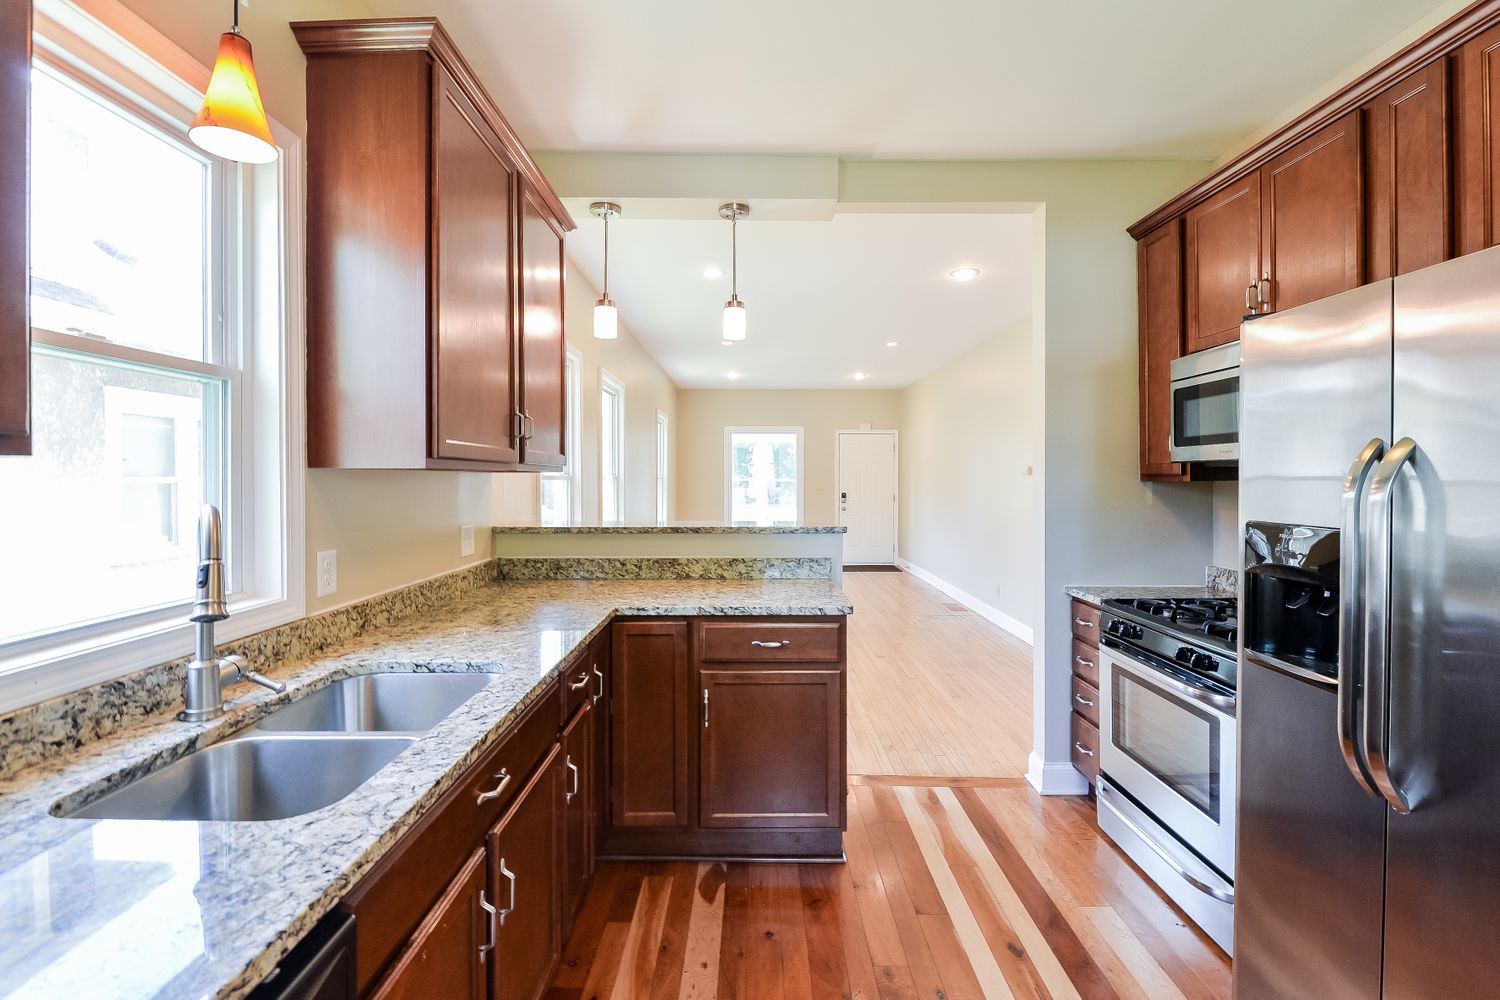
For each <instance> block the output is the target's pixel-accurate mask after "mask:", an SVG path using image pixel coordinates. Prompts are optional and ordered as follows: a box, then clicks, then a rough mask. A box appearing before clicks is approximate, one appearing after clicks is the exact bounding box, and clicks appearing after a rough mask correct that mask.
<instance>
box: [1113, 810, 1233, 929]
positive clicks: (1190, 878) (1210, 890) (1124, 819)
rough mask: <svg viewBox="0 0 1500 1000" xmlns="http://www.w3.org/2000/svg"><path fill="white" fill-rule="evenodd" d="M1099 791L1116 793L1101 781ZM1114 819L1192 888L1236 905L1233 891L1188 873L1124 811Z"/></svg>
mask: <svg viewBox="0 0 1500 1000" xmlns="http://www.w3.org/2000/svg"><path fill="white" fill-rule="evenodd" d="M1099 789H1100V791H1103V792H1105V793H1106V795H1107V794H1108V793H1109V792H1112V791H1114V788H1113V787H1112V786H1111V785H1110V784H1109V782H1107V781H1101V782H1100V783H1099ZM1114 818H1115V819H1117V820H1119V821H1120V822H1121V823H1124V824H1125V828H1126V829H1128V830H1129V831H1130V832H1131V833H1133V834H1135V835H1136V837H1138V838H1140V841H1141V843H1143V844H1145V845H1146V846H1147V847H1149V848H1151V851H1152V853H1153V854H1155V855H1156V856H1157V857H1158V858H1161V859H1162V861H1163V862H1165V863H1166V865H1167V867H1169V868H1171V869H1172V870H1173V871H1174V872H1176V873H1177V876H1178V877H1179V878H1181V879H1182V880H1183V881H1184V882H1186V883H1187V884H1188V885H1190V886H1192V887H1193V888H1194V889H1197V890H1198V891H1199V892H1201V893H1203V894H1204V895H1207V896H1212V897H1213V898H1214V899H1217V900H1218V901H1219V902H1221V903H1230V904H1233V903H1234V890H1233V889H1220V888H1219V887H1218V886H1216V885H1209V884H1208V883H1207V882H1205V881H1203V880H1202V879H1201V878H1199V877H1198V876H1196V875H1194V874H1193V873H1192V872H1190V871H1188V870H1187V869H1186V868H1185V867H1183V865H1182V862H1180V861H1178V860H1177V859H1176V858H1174V857H1172V854H1171V852H1170V851H1168V850H1167V849H1166V848H1165V847H1162V846H1161V845H1160V844H1158V843H1157V842H1156V841H1155V840H1154V839H1152V837H1151V835H1150V834H1148V833H1146V831H1145V830H1142V829H1141V828H1140V827H1138V826H1136V825H1135V823H1133V822H1132V821H1131V819H1130V817H1129V816H1126V815H1125V812H1124V810H1122V809H1116V810H1114Z"/></svg>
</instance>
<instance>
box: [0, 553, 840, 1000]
mask: <svg viewBox="0 0 1500 1000" xmlns="http://www.w3.org/2000/svg"><path fill="white" fill-rule="evenodd" d="M840 530H842V529H840ZM851 611H852V608H851V607H850V605H849V603H848V601H847V600H846V598H845V597H844V595H843V594H842V593H840V592H839V590H838V588H837V587H836V586H834V585H833V584H832V583H831V582H830V581H828V580H755V581H712V580H685V581H669V580H650V581H622V580H601V581H572V580H559V581H539V582H503V583H498V584H493V585H487V586H483V587H480V588H478V589H475V590H472V591H469V592H467V593H465V594H464V595H463V596H462V597H461V598H459V599H456V600H454V601H453V602H452V604H451V605H449V606H448V607H446V608H444V609H443V610H442V611H441V612H440V613H435V614H427V615H422V616H416V617H412V618H409V619H406V620H404V621H399V622H396V623H395V624H393V625H391V626H389V627H387V628H383V629H380V630H379V631H376V632H371V633H368V634H366V635H364V636H361V637H360V638H359V639H358V640H355V641H353V642H350V643H347V644H345V645H343V646H339V647H336V648H333V649H330V650H327V651H326V652H324V653H322V654H320V655H319V656H317V657H315V658H312V659H307V660H301V661H292V662H284V663H280V664H277V665H276V666H275V667H274V668H273V669H270V670H268V671H267V672H268V673H270V674H271V675H272V676H274V677H276V678H277V679H279V680H284V681H286V682H287V684H288V687H289V689H290V690H289V691H288V693H287V694H284V695H273V694H270V693H269V692H266V691H263V690H261V689H260V688H253V687H251V686H250V685H238V686H236V687H235V688H234V689H232V691H231V694H233V695H235V696H236V701H235V702H234V706H233V708H232V710H231V711H230V712H229V714H228V715H226V716H225V717H223V718H221V719H217V720H214V721H213V722H210V723H206V724H197V725H194V724H188V723H181V722H177V721H175V720H174V719H173V718H172V717H171V715H170V714H162V715H158V716H155V717H152V718H149V719H147V720H145V721H144V722H142V723H141V724H140V725H138V726H135V727H133V728H129V729H126V730H124V731H121V732H119V733H117V734H115V735H113V736H110V737H108V738H105V739H103V740H100V741H98V742H95V743H91V744H88V745H86V746H84V747H82V748H81V749H79V750H77V751H74V752H72V753H69V754H67V755H65V756H63V757H60V758H58V759H56V760H52V761H48V762H46V763H43V764H39V765H36V766H33V767H30V768H28V769H26V770H23V771H21V772H19V773H17V774H15V775H13V776H11V777H9V778H6V779H4V780H0V928H3V934H0V996H7V997H10V996H15V997H47V998H56V997H67V996H93V997H173V998H176V997H240V996H244V995H245V994H246V993H248V992H249V991H250V990H251V989H252V988H253V987H254V986H255V985H256V984H257V983H258V982H260V980H262V979H263V978H264V977H265V976H266V975H268V974H269V973H270V972H271V970H272V969H273V968H275V966H276V964H277V962H278V961H279V960H280V959H281V958H282V956H283V955H285V953H286V952H287V951H289V950H290V949H291V947H292V946H293V945H295V944H296V943H297V941H298V940H300V939H301V937H302V936H303V935H304V934H306V933H307V932H308V931H309V930H311V929H312V927H313V926H314V925H315V924H316V923H317V921H318V920H319V919H321V918H322V917H323V915H324V914H326V913H327V912H328V911H330V910H331V909H332V908H333V907H334V905H335V904H336V903H337V902H338V901H339V899H341V898H342V897H343V896H344V895H345V894H346V893H347V892H348V891H349V889H350V888H351V887H352V886H353V885H354V884H355V883H356V882H357V881H358V880H359V879H360V877H361V876H363V875H364V874H366V873H367V872H369V871H370V869H371V868H372V867H373V866H374V865H375V863H376V862H377V861H379V860H380V858H381V857H382V856H383V855H384V854H385V853H386V852H387V851H388V850H390V848H391V847H392V846H394V845H395V844H396V842H397V841H398V840H399V839H400V837H401V836H402V835H403V834H404V833H406V832H407V831H408V830H409V829H410V828H411V827H412V826H413V825H414V824H415V823H416V822H417V821H418V820H419V819H420V818H421V817H422V816H423V815H424V814H425V813H426V812H427V810H428V809H430V808H431V806H432V805H433V804H434V803H435V802H436V801H437V800H438V798H439V797H440V796H441V795H442V794H443V793H444V792H445V791H447V790H448V788H449V787H451V786H452V785H453V784H454V782H455V781H456V780H457V779H458V778H459V776H460V775H461V774H462V773H463V772H464V770H465V769H466V768H467V767H468V766H469V765H470V764H472V763H473V762H474V761H475V760H477V759H478V757H479V756H480V755H481V754H482V753H483V752H484V751H485V750H486V749H487V748H488V747H489V746H490V745H492V744H493V743H494V742H495V741H496V740H498V739H499V738H500V737H501V736H503V735H504V734H505V731H506V730H507V728H508V727H509V726H510V724H511V723H512V722H513V721H514V720H515V719H516V718H517V717H518V715H519V714H520V713H521V711H523V710H524V709H525V708H526V707H527V706H528V705H530V704H531V703H532V702H533V701H535V699H536V698H537V697H539V696H540V695H541V693H542V691H543V689H544V688H545V687H546V686H547V685H548V684H549V683H550V682H551V681H552V679H553V678H554V677H555V676H556V674H557V671H558V668H559V667H560V666H561V665H562V663H563V662H564V661H565V660H566V659H567V658H568V657H569V656H570V655H571V654H572V653H573V652H574V651H576V650H577V649H579V648H580V647H582V646H583V645H584V644H586V643H587V642H588V641H589V640H590V639H592V638H593V637H594V636H595V635H597V634H598V633H599V632H600V630H601V629H602V628H603V627H604V624H605V622H607V621H608V620H609V618H610V616H611V615H613V614H621V615H828V614H832V615H837V614H848V613H850V612H851ZM399 670H406V671H411V670H417V671H431V672H438V671H468V672H484V673H490V674H493V675H494V677H493V680H491V681H490V683H489V685H488V686H487V687H485V688H484V689H483V690H482V691H480V692H479V693H478V694H477V695H475V696H474V697H473V698H471V699H470V700H469V701H468V702H466V703H465V704H464V705H463V706H461V707H460V708H459V709H458V710H457V711H455V712H454V713H453V714H452V715H450V716H449V717H448V718H447V719H446V720H445V721H443V722H442V723H440V724H439V725H438V726H437V727H436V728H435V729H433V730H432V731H431V732H429V733H428V734H427V735H425V736H423V737H422V738H421V739H419V740H417V741H416V742H415V743H413V744H412V745H411V746H410V747H408V748H407V749H406V750H405V751H403V752H402V753H401V755H400V756H399V757H398V758H396V760H395V761H393V762H392V763H391V764H389V765H387V766H386V767H385V768H384V769H383V770H381V771H380V772H378V773H377V774H376V775H375V776H374V777H372V778H371V779H370V780H368V781H367V782H365V783H364V784H363V785H361V786H359V788H357V789H355V791H354V792H352V793H351V794H349V795H348V796H346V797H345V798H343V799H341V800H340V801H338V802H336V803H334V804H333V805H330V806H327V807H326V808H323V809H319V810H317V811H315V812H311V813H307V814H304V815H301V816H295V817H291V818H289V819H284V820H275V821H270V822H257V823H227V822H161V821H127V820H79V819H60V818H56V817H54V816H52V815H51V814H50V812H49V810H50V809H51V808H52V807H53V805H54V803H57V802H58V801H59V800H63V799H66V800H67V801H68V803H69V804H70V805H71V804H82V803H84V802H87V801H92V800H93V799H94V798H96V797H97V796H98V795H100V794H102V793H103V792H105V791H108V790H110V789H113V788H117V787H119V786H120V785H122V784H124V783H126V782H128V781H129V780H131V779H132V778H134V777H137V776H139V775H141V774H144V773H146V772H148V771H152V770H155V769H156V768H157V767H159V766H161V765H163V764H165V763H168V762H170V761H172V760H175V759H177V758H180V757H182V756H184V755H185V754H187V753H188V752H190V751H191V750H193V749H195V748H198V747H200V746H204V745H207V744H209V743H214V742H217V741H218V740H220V739H222V738H223V737H225V736H228V735H230V734H232V733H235V732H238V731H239V730H241V729H243V728H245V727H246V726H248V725H251V724H253V723H254V722H255V721H257V720H258V719H260V718H261V717H262V716H264V715H265V714H266V713H267V712H268V711H269V710H270V709H272V708H275V707H279V706H280V705H281V704H284V703H285V702H287V701H288V700H290V699H292V698H294V697H297V696H298V695H300V694H305V693H307V692H309V691H311V690H314V689H316V688H319V687H322V686H324V685H326V684H328V683H331V682H332V681H334V680H337V679H339V678H341V677H345V676H350V675H354V674H362V673H371V672H377V671H399Z"/></svg>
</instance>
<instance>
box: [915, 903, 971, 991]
mask: <svg viewBox="0 0 1500 1000" xmlns="http://www.w3.org/2000/svg"><path fill="white" fill-rule="evenodd" d="M917 922H918V923H919V924H921V925H922V933H923V934H924V935H925V936H926V937H927V946H928V948H930V949H931V950H932V958H933V961H935V962H936V963H937V969H938V978H939V979H941V980H942V983H943V997H944V1000H983V997H984V990H983V988H981V987H980V985H979V980H978V979H976V978H975V977H974V966H973V965H972V964H971V963H970V962H969V956H968V954H967V953H965V951H964V948H963V945H962V944H960V943H959V940H958V934H957V932H955V931H954V929H953V921H952V920H950V919H949V917H948V914H946V913H923V914H919V915H918V916H917Z"/></svg>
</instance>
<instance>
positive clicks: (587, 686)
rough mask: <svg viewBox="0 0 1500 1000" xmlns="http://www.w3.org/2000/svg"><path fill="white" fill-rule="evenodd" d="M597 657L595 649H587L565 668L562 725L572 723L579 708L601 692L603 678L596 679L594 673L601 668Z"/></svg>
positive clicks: (562, 682)
mask: <svg viewBox="0 0 1500 1000" xmlns="http://www.w3.org/2000/svg"><path fill="white" fill-rule="evenodd" d="M597 659H598V657H597V656H595V655H594V647H593V646H590V647H589V648H588V649H586V650H585V651H584V653H583V655H582V656H579V657H577V658H575V659H574V660H573V662H572V663H570V664H568V666H566V667H564V668H563V671H562V679H561V680H560V681H559V683H560V684H561V685H562V698H563V711H562V724H563V725H564V726H566V725H567V724H568V723H569V722H571V721H572V719H573V716H574V715H575V714H576V713H577V712H578V706H580V705H582V704H583V703H584V702H586V701H588V700H589V698H590V697H591V696H593V695H594V694H597V693H600V691H601V687H600V685H601V683H602V681H601V678H599V677H596V676H595V674H594V672H595V671H596V670H597V669H598V668H599V665H598V663H597V662H595V661H596V660H597Z"/></svg>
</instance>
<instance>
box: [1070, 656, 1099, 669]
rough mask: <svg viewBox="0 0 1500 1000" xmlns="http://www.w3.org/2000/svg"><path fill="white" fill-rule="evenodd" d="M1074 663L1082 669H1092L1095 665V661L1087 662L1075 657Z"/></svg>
mask: <svg viewBox="0 0 1500 1000" xmlns="http://www.w3.org/2000/svg"><path fill="white" fill-rule="evenodd" d="M1073 662H1074V663H1076V664H1078V665H1079V666H1080V667H1092V666H1093V665H1094V661H1093V660H1086V659H1084V658H1083V657H1081V656H1075V657H1073Z"/></svg>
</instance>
